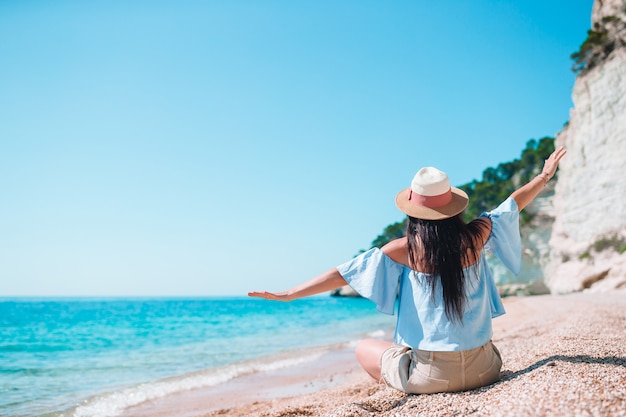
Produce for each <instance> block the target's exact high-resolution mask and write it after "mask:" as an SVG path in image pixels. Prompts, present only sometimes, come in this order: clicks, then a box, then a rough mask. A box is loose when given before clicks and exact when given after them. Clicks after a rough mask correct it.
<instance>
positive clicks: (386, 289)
mask: <svg viewBox="0 0 626 417" xmlns="http://www.w3.org/2000/svg"><path fill="white" fill-rule="evenodd" d="M481 216H487V217H489V218H490V219H491V225H492V226H491V234H490V236H489V239H488V241H487V243H486V245H485V246H484V248H483V253H481V255H480V258H479V260H478V262H477V263H476V264H475V265H472V266H470V267H467V268H465V269H464V273H465V279H466V290H467V302H466V303H465V309H464V313H463V321H462V323H456V322H451V321H450V320H448V318H447V316H446V314H445V310H444V303H443V296H442V290H441V285H437V286H436V292H435V296H434V297H433V296H431V291H430V288H429V287H428V284H427V282H426V277H428V276H429V275H428V274H425V273H422V272H419V271H413V270H411V269H410V268H409V267H407V266H405V265H402V264H400V263H397V262H395V261H393V260H392V259H391V258H390V257H389V256H387V255H385V254H384V253H383V252H382V251H381V250H380V249H378V248H373V249H370V250H369V251H367V252H364V253H362V254H360V255H359V256H357V257H355V258H354V259H352V260H350V261H348V262H346V263H343V264H341V265H339V266H338V267H337V269H338V271H339V273H340V274H341V275H342V276H343V278H344V279H345V280H346V282H347V283H348V284H349V285H350V286H351V287H352V288H353V289H354V290H355V291H356V292H358V293H359V294H360V295H361V296H363V297H365V298H367V299H369V300H371V301H373V302H374V303H376V306H377V309H378V310H379V311H381V312H383V313H385V314H394V311H395V306H396V300H397V301H398V302H397V309H398V311H397V314H398V315H397V321H396V330H395V342H396V343H398V344H401V345H406V346H411V347H413V348H415V349H421V350H430V351H459V350H468V349H473V348H476V347H479V346H482V345H484V344H485V343H487V342H488V341H489V340H491V337H492V328H491V319H492V318H494V317H498V316H500V315H502V314H504V313H505V311H504V306H503V305H502V300H501V299H500V296H499V294H498V290H497V288H496V284H495V281H494V279H493V276H492V273H491V270H490V268H489V266H488V265H487V260H486V259H485V254H484V251H485V250H488V251H490V252H492V253H493V254H494V255H495V256H496V257H498V258H499V259H500V260H501V261H502V262H503V263H504V265H505V266H506V267H507V268H508V269H510V270H511V272H513V273H515V274H518V273H519V272H520V268H521V261H522V242H521V237H520V232H519V212H518V207H517V204H516V202H515V200H514V199H513V198H510V197H509V198H508V199H507V200H505V201H504V202H503V203H502V204H500V205H499V206H498V208H496V209H495V210H493V211H490V212H486V213H483V214H482V215H481Z"/></svg>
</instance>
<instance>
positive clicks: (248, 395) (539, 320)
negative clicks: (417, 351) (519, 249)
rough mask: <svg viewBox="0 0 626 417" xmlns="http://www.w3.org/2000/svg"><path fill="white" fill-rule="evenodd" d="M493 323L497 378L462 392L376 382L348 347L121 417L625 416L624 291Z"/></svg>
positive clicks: (581, 296)
mask: <svg viewBox="0 0 626 417" xmlns="http://www.w3.org/2000/svg"><path fill="white" fill-rule="evenodd" d="M504 302H505V308H506V309H507V314H505V315H504V316H502V317H499V318H496V319H494V321H493V325H494V337H493V341H494V343H495V344H496V346H498V348H499V349H500V351H501V352H502V355H503V367H502V380H501V381H500V382H497V383H495V384H493V385H491V386H488V387H483V388H480V389H477V390H472V391H466V392H460V393H443V394H431V395H407V394H403V393H400V392H397V391H395V390H392V389H390V388H387V387H385V386H384V385H382V384H378V383H376V382H375V381H373V380H372V379H371V378H370V377H369V376H368V375H367V374H366V373H365V372H364V371H363V370H362V369H361V368H360V366H359V364H358V362H357V361H356V358H355V357H354V347H353V346H346V347H343V348H341V349H338V350H335V351H330V352H328V353H326V354H324V355H323V356H322V357H320V358H319V359H318V360H316V361H313V362H309V363H307V364H304V365H301V366H297V367H290V368H283V369H280V370H275V371H271V372H265V373H256V374H251V375H246V376H244V377H238V378H235V379H233V380H230V381H228V382H226V383H224V384H221V385H220V386H216V387H207V388H200V389H197V390H193V391H187V392H184V393H179V394H174V395H171V396H168V397H163V398H160V399H158V400H155V401H151V402H147V403H144V404H141V405H139V406H136V407H132V408H129V409H127V410H125V411H124V412H123V413H122V414H120V415H121V416H122V417H131V416H136V417H158V416H169V417H199V416H202V417H217V416H259V417H261V416H263V417H283V416H318V415H319V416H324V415H329V416H330V415H332V416H336V417H341V416H346V417H347V416H370V415H376V416H389V417H391V416H396V415H400V416H405V415H406V416H408V415H418V414H419V415H422V414H423V415H429V416H447V415H451V414H455V415H466V414H472V415H481V416H489V415H507V416H508V415H510V416H528V415H590V416H596V415H597V416H605V415H607V416H626V384H624V383H623V381H625V380H626V291H623V290H615V291H612V292H608V293H590V292H585V293H574V294H569V295H540V296H531V297H510V298H506V299H504Z"/></svg>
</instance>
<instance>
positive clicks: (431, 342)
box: [248, 147, 566, 393]
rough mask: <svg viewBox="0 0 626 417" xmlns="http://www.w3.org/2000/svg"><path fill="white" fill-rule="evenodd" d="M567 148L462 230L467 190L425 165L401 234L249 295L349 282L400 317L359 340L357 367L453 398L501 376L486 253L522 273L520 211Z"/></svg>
mask: <svg viewBox="0 0 626 417" xmlns="http://www.w3.org/2000/svg"><path fill="white" fill-rule="evenodd" d="M565 152H566V151H565V149H564V148H563V147H560V148H559V149H557V150H555V151H554V152H553V153H552V154H551V155H550V157H549V158H548V159H547V160H546V161H545V163H544V167H543V171H542V172H541V174H539V175H538V176H537V177H535V178H533V179H532V180H531V181H530V182H528V183H527V184H525V185H524V186H522V187H521V188H519V189H518V190H516V191H515V192H513V194H511V196H510V197H509V198H507V199H506V200H505V201H504V202H503V203H502V204H500V206H498V207H497V208H496V209H495V210H493V211H491V212H488V213H483V214H482V215H481V216H480V217H479V218H477V219H475V220H474V221H472V222H471V223H469V224H465V223H464V222H463V220H462V217H461V213H462V212H463V210H465V208H466V207H467V204H468V198H467V194H465V193H464V192H463V191H462V190H460V189H458V188H454V187H450V181H449V179H448V177H447V175H446V174H445V173H444V172H442V171H439V170H437V169H435V168H431V167H427V168H422V169H420V170H419V172H418V173H417V174H416V175H415V177H414V179H413V181H412V182H411V186H410V187H409V188H407V189H405V190H402V191H400V192H399V193H398V195H397V196H396V206H397V207H398V208H399V209H400V210H401V211H402V212H404V213H405V214H407V215H408V225H407V233H406V235H407V236H406V237H404V238H401V239H396V240H394V241H392V242H390V243H388V244H387V245H385V246H384V247H383V248H382V249H378V248H373V249H370V250H369V251H367V252H365V253H363V254H361V255H359V256H357V257H356V258H354V259H352V260H351V261H348V262H346V263H344V264H342V265H340V266H338V267H337V268H333V269H331V270H329V271H327V272H326V273H323V274H321V275H319V276H318V277H315V278H313V279H312V280H310V281H307V282H305V283H303V284H301V285H298V286H296V287H294V288H292V289H290V290H288V291H284V292H279V293H270V292H250V293H248V295H250V296H252V297H261V298H266V299H269V300H278V301H291V300H294V299H297V298H302V297H306V296H309V295H313V294H318V293H321V292H325V291H330V290H333V289H335V288H339V287H342V286H344V285H346V284H348V285H350V286H351V287H352V288H353V289H354V290H356V291H357V292H358V293H359V294H360V295H361V296H363V297H365V298H368V299H370V300H372V301H373V302H374V303H376V305H377V308H378V310H379V311H381V312H383V313H387V314H393V313H394V310H395V306H396V300H397V309H398V318H397V322H396V330H395V336H394V341H395V343H389V342H385V341H381V340H375V339H366V340H363V341H361V342H360V343H359V344H358V345H357V348H356V355H357V359H358V361H359V363H360V364H361V366H362V367H363V368H364V369H365V371H367V373H368V374H369V375H371V376H372V377H373V378H374V379H376V380H377V381H384V382H385V383H386V384H387V385H388V386H391V387H393V388H395V389H397V390H400V391H403V392H407V393H435V392H454V391H463V390H468V389H474V388H478V387H481V386H485V385H489V384H492V383H494V382H496V381H498V380H499V379H500V368H501V366H502V360H501V358H500V353H499V352H498V350H497V349H496V347H495V346H494V345H493V344H492V342H491V336H492V328H491V319H492V318H494V317H497V316H500V315H502V314H504V313H505V311H504V307H503V305H502V301H501V300H500V297H499V295H498V292H497V288H496V286H495V282H494V280H493V277H492V276H491V272H490V269H489V267H488V265H487V262H486V260H485V257H484V255H483V252H484V250H490V251H492V252H493V253H494V254H495V255H496V256H497V257H498V258H499V259H500V260H501V261H502V262H503V263H504V264H505V265H506V266H507V267H508V268H509V269H510V270H511V271H513V272H514V273H516V274H517V273H519V270H520V267H521V239H520V234H519V212H520V211H521V210H522V209H524V207H526V206H527V205H528V204H529V203H530V202H531V201H532V200H533V199H534V198H535V197H536V196H537V195H538V194H539V192H540V191H541V190H542V189H543V188H544V187H545V185H546V184H547V183H548V181H549V180H550V179H551V178H552V177H553V176H554V174H555V172H556V169H557V167H558V164H559V161H560V160H561V158H563V156H564V155H565Z"/></svg>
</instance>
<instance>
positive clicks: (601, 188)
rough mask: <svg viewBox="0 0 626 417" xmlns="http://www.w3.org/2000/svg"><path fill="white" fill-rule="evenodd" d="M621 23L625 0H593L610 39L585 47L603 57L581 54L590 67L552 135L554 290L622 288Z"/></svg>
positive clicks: (625, 192) (625, 247) (624, 81)
mask: <svg viewBox="0 0 626 417" xmlns="http://www.w3.org/2000/svg"><path fill="white" fill-rule="evenodd" d="M624 22H626V0H596V2H595V4H594V8H593V15H592V25H593V26H592V27H593V29H594V31H597V32H598V33H604V34H605V35H603V36H604V38H607V36H608V38H609V39H608V40H607V39H605V41H606V42H609V41H612V42H613V44H612V47H611V48H604V49H603V45H592V46H593V48H595V51H600V52H599V53H604V55H596V56H593V57H588V58H587V59H588V62H592V60H593V62H594V65H593V67H591V68H586V69H585V70H583V71H581V73H580V75H579V76H578V77H577V79H576V82H575V85H574V89H573V93H572V100H573V103H574V107H573V108H572V109H571V111H570V120H569V123H568V125H567V126H566V127H565V128H564V129H563V130H562V131H561V132H560V133H559V134H558V135H557V138H556V145H557V146H559V145H564V146H565V147H566V148H567V150H568V154H567V156H566V157H565V158H564V160H563V161H562V162H561V166H560V169H559V179H558V182H557V184H556V187H555V195H554V201H553V203H554V212H555V214H556V215H555V221H554V225H553V228H552V233H551V237H550V239H549V257H548V261H547V263H546V265H545V267H544V277H545V278H544V279H545V283H546V284H547V285H548V287H549V288H550V290H551V291H552V292H553V293H565V292H571V291H580V290H583V289H586V288H591V289H594V290H601V289H609V288H616V287H623V286H626V175H625V174H626V48H625V47H624V45H626V30H624V27H625V26H626V25H624ZM598 38H600V37H598ZM593 48H591V47H590V48H589V49H590V50H592V49H593ZM594 53H595V52H594Z"/></svg>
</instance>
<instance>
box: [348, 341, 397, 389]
mask: <svg viewBox="0 0 626 417" xmlns="http://www.w3.org/2000/svg"><path fill="white" fill-rule="evenodd" d="M391 346H393V343H389V342H384V341H382V340H377V339H363V340H361V341H360V342H359V344H358V345H357V346H356V359H357V360H358V361H359V363H360V364H361V367H363V369H364V370H365V372H367V373H368V374H369V375H370V376H371V377H372V378H374V379H375V380H376V381H378V382H380V381H381V372H380V359H381V357H382V356H383V352H384V351H385V350H387V349H388V348H390V347H391Z"/></svg>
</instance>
